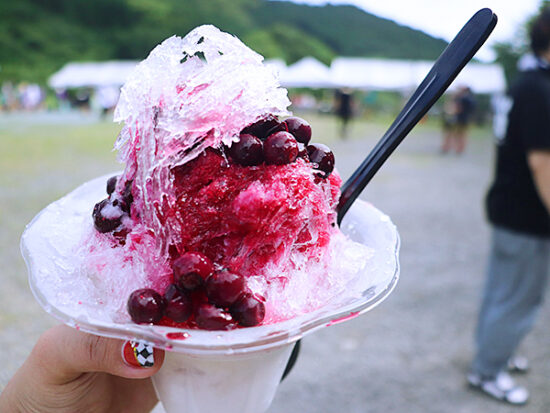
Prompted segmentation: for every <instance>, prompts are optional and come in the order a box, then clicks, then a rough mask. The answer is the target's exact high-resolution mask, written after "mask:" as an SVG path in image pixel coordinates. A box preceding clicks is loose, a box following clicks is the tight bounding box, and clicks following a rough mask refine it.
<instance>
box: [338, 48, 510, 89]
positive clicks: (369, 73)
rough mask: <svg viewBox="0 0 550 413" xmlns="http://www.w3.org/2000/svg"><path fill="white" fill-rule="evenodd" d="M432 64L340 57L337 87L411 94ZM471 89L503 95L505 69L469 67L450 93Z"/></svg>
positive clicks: (487, 65) (480, 65)
mask: <svg viewBox="0 0 550 413" xmlns="http://www.w3.org/2000/svg"><path fill="white" fill-rule="evenodd" d="M432 65H433V62H427V61H409V60H388V59H370V58H345V57H339V58H336V59H334V60H333V61H332V65H331V67H330V73H331V76H332V80H333V82H334V85H337V86H339V87H351V88H355V89H368V90H393V91H401V92H408V91H412V90H413V89H415V88H416V87H417V86H418V85H419V84H420V83H421V82H422V80H423V79H424V77H425V76H426V75H427V74H428V72H429V70H430V69H431V67H432ZM459 86H469V87H470V88H471V89H472V91H473V92H474V93H486V94H494V93H502V92H503V91H504V90H505V89H506V80H505V77H504V70H503V69H502V67H501V66H500V65H498V64H486V63H472V62H470V63H469V64H467V65H466V67H465V68H464V69H463V70H462V72H461V73H460V74H459V75H458V77H457V78H456V80H455V81H454V82H453V83H452V84H451V86H450V87H449V90H451V91H452V90H454V89H456V88H458V87H459Z"/></svg>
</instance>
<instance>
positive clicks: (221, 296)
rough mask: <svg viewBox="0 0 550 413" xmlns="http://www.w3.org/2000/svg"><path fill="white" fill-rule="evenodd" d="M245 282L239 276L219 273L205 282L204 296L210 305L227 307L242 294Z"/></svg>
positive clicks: (230, 273) (224, 272)
mask: <svg viewBox="0 0 550 413" xmlns="http://www.w3.org/2000/svg"><path fill="white" fill-rule="evenodd" d="M244 289H245V280H244V277H243V276H241V275H239V274H234V273H232V272H229V271H219V272H215V273H214V274H212V275H211V276H210V277H209V278H208V279H207V280H206V295H207V296H208V299H209V300H210V302H211V303H213V304H215V305H217V306H219V307H229V306H231V305H232V304H233V303H235V301H237V299H238V298H239V297H240V296H241V295H242V294H243V293H244Z"/></svg>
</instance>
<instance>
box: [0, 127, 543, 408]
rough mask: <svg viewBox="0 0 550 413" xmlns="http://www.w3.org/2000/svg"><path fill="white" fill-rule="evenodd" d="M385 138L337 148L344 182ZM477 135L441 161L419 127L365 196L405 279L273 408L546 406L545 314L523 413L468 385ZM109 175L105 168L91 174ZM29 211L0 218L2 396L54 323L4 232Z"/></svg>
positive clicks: (535, 338)
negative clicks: (396, 238) (387, 227)
mask: <svg viewBox="0 0 550 413" xmlns="http://www.w3.org/2000/svg"><path fill="white" fill-rule="evenodd" d="M382 132H383V129H378V128H374V129H372V130H369V133H368V136H367V137H364V136H361V137H359V136H358V135H363V132H361V133H359V132H358V131H356V133H355V135H357V136H354V138H353V139H350V140H349V141H337V142H336V141H335V142H331V143H330V145H331V146H332V148H333V150H334V152H335V153H336V157H337V166H338V168H339V170H340V172H341V174H342V176H343V177H344V178H345V177H347V176H349V174H350V173H351V172H352V171H353V170H354V169H355V167H356V166H357V165H359V163H360V162H361V161H362V159H363V157H364V156H365V154H366V153H368V151H369V150H370V148H371V147H372V146H373V145H374V144H375V142H376V140H377V139H378V137H379V136H380V135H381V134H382ZM474 135H475V136H474V137H473V139H472V140H471V142H470V144H469V146H468V148H467V151H466V153H465V154H464V155H462V156H456V155H446V156H443V155H440V154H439V153H438V149H439V138H440V137H439V131H437V130H435V129H430V128H429V127H425V128H422V129H419V131H415V132H413V133H412V134H411V136H409V137H408V138H407V140H406V141H405V142H404V143H403V145H402V146H401V147H400V148H399V149H398V150H397V151H396V153H395V154H394V155H393V156H392V157H391V159H390V160H389V161H388V162H387V163H386V165H384V167H383V168H382V170H381V171H380V172H379V173H378V175H377V176H376V177H375V178H374V180H373V181H372V182H371V184H370V185H369V186H368V188H367V189H366V190H365V191H364V194H363V196H362V197H363V198H364V199H366V200H368V201H370V202H372V203H373V204H375V205H376V206H377V207H378V208H380V209H381V210H382V211H384V212H385V213H387V214H388V215H390V217H391V218H392V220H393V221H394V222H395V224H396V225H397V227H398V230H399V232H400V236H401V259H400V262H401V280H400V282H399V284H398V286H397V288H396V290H395V291H394V292H393V294H392V295H391V296H390V297H389V298H388V299H387V301H385V302H384V303H382V304H381V305H380V306H378V307H377V308H376V309H374V310H373V311H372V312H370V313H368V314H366V315H364V316H362V317H359V318H357V319H354V320H351V321H349V322H346V323H343V324H339V325H336V326H333V327H331V328H326V329H324V330H322V331H318V332H316V333H314V334H312V335H310V336H307V337H306V338H305V339H304V340H303V343H302V344H303V346H302V353H301V355H300V358H299V360H298V362H297V364H296V366H295V369H294V370H293V372H292V374H291V375H290V376H289V377H288V378H287V379H286V380H285V381H284V382H283V383H282V384H281V386H280V388H279V391H278V393H277V395H276V397H275V400H274V402H273V405H272V407H271V408H270V410H269V413H298V412H300V413H325V412H326V413H341V412H344V413H355V412H357V413H365V412H385V413H391V412H396V413H416V412H418V413H432V412H433V413H447V412H449V413H451V412H452V413H471V412H474V413H476V412H499V413H500V412H502V413H507V412H518V411H522V412H529V413H543V412H548V411H550V392H548V391H547V389H548V383H549V379H550V364H549V363H548V362H547V361H546V360H549V359H550V357H549V352H550V332H549V330H548V329H544V328H543V326H544V321H543V320H544V319H547V317H548V315H549V314H548V313H549V311H550V309H549V308H548V307H545V308H544V309H543V311H542V314H541V317H540V318H541V319H542V320H540V322H539V323H538V324H537V327H536V328H535V330H534V331H533V332H532V333H531V334H530V335H529V337H528V338H527V340H526V341H525V343H524V344H523V346H522V352H523V353H525V354H527V355H528V356H529V358H530V360H531V363H532V366H533V367H532V370H531V371H530V372H529V374H528V375H527V376H524V377H518V380H519V382H520V383H522V384H525V385H527V386H528V387H529V389H530V391H531V393H532V400H531V402H530V403H529V404H528V405H527V406H526V407H523V408H512V407H508V406H506V405H503V404H501V403H498V402H495V401H492V400H490V399H487V398H485V397H484V396H482V395H480V394H479V393H477V392H474V391H472V390H469V389H468V387H467V386H466V383H465V374H466V371H467V368H468V363H469V361H470V358H471V356H472V350H473V349H472V333H473V329H474V323H475V317H476V312H477V307H478V304H479V295H480V289H481V286H482V283H483V279H484V266H485V260H486V254H487V248H488V236H489V229H488V227H487V224H486V222H485V220H484V216H483V210H482V199H483V196H484V192H485V189H486V187H487V184H488V182H489V180H490V175H491V169H492V166H491V165H492V144H491V138H490V136H488V134H487V133H483V131H479V130H477V131H475V134H474ZM103 168H105V165H98V166H97V169H98V173H97V174H96V175H99V173H104V171H105V169H103ZM100 171H103V172H100ZM88 172H90V171H88ZM93 173H94V174H95V171H94V172H93ZM90 176H94V175H93V174H92V175H90ZM73 178H74V179H76V180H77V182H79V181H80V176H77V177H73ZM60 179H63V178H62V177H60ZM37 190H40V188H37ZM5 199H7V200H8V201H7V202H10V203H11V204H7V205H2V204H0V217H1V211H2V209H3V208H4V207H6V208H8V209H9V210H12V211H15V210H17V202H18V201H17V200H15V199H13V198H10V197H7V198H4V200H5ZM53 199H55V198H53ZM2 200H3V199H2V198H1V197H0V201H2ZM36 212H37V211H34V213H36ZM27 215H28V213H26V214H22V215H21V216H18V217H17V220H15V221H13V222H12V221H11V220H8V219H4V220H3V221H2V226H3V228H8V229H9V232H8V231H6V232H5V233H4V234H3V235H2V234H0V241H1V242H2V244H1V245H2V247H3V249H4V253H3V254H2V257H9V259H8V262H7V263H5V264H4V266H3V267H4V271H3V273H2V275H0V279H2V288H0V346H2V348H3V351H2V352H0V366H2V367H1V368H0V390H1V389H2V388H3V387H4V386H5V384H6V383H7V381H8V380H9V378H10V377H11V376H12V375H13V373H14V372H15V370H16V369H17V368H18V366H19V365H20V364H21V363H22V361H23V360H24V359H25V357H26V356H27V354H28V353H29V351H30V349H31V348H32V345H33V343H34V341H35V340H36V338H37V337H38V336H39V335H40V333H41V332H43V331H44V330H45V329H46V328H47V327H48V326H50V325H53V324H54V321H52V319H51V318H50V317H49V316H47V315H46V314H45V313H44V312H43V310H42V309H41V308H39V306H38V305H37V304H36V303H35V301H34V299H33V298H32V295H31V293H30V292H29V290H28V287H27V284H26V274H25V269H24V264H23V262H22V260H21V258H19V256H18V248H17V243H18V240H17V239H7V238H6V235H5V234H8V233H10V234H11V233H13V231H14V230H18V229H21V230H22V227H23V225H24V223H25V222H28V220H29V219H30V218H31V217H32V215H30V216H27ZM4 218H6V217H4ZM3 232H4V231H3Z"/></svg>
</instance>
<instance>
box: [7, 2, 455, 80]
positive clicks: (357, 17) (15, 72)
mask: <svg viewBox="0 0 550 413" xmlns="http://www.w3.org/2000/svg"><path fill="white" fill-rule="evenodd" d="M201 24H214V25H215V26H217V27H219V28H220V29H222V30H224V31H227V32H229V33H232V34H234V35H236V36H238V37H239V38H241V39H242V40H243V41H244V42H245V43H246V44H247V45H249V46H250V47H252V48H253V49H254V50H256V51H257V52H259V53H261V54H263V55H264V56H265V57H266V58H280V59H283V60H284V61H285V62H286V63H287V64H291V63H294V62H295V61H297V60H299V59H300V58H302V57H304V56H314V57H316V58H317V59H319V60H321V61H322V62H324V63H326V64H329V63H330V62H331V60H332V59H333V58H334V57H336V56H362V57H385V58H400V59H427V60H433V59H435V58H437V56H439V54H440V53H441V51H442V50H443V49H444V48H445V46H446V44H447V43H446V42H445V41H444V40H442V39H436V38H433V37H431V36H429V35H427V34H425V33H423V32H421V31H418V30H413V29H411V28H408V27H405V26H401V25H399V24H397V23H395V22H394V21H392V20H388V19H383V18H379V17H377V16H375V15H372V14H369V13H367V12H365V11H363V10H361V9H358V8H356V7H354V6H333V5H325V6H307V5H301V4H294V3H291V2H285V1H266V0H231V1H228V0H183V1H182V0H164V1H159V0H94V1H89V0H47V1H44V0H17V1H2V2H0V83H2V82H3V81H7V80H10V81H14V82H18V81H32V82H37V83H41V84H44V83H45V82H46V81H47V79H48V77H49V76H50V75H51V74H52V73H54V72H55V71H57V70H58V69H60V68H61V67H62V66H63V65H64V64H65V63H67V62H70V61H97V60H118V59H138V60H139V59H143V58H145V57H146V56H147V53H148V52H149V51H150V50H151V49H152V48H153V47H154V46H155V45H156V44H158V43H160V42H161V41H162V40H164V39H165V38H167V37H169V36H172V35H174V34H177V35H181V36H183V35H185V34H186V33H187V32H189V31H190V30H191V29H193V28H194V27H196V26H198V25H201Z"/></svg>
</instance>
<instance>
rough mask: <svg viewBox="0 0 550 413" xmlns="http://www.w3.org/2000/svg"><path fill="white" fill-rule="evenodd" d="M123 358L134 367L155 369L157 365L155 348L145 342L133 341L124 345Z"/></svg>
mask: <svg viewBox="0 0 550 413" xmlns="http://www.w3.org/2000/svg"><path fill="white" fill-rule="evenodd" d="M122 357H123V358H124V361H125V362H126V363H127V364H129V365H130V366H134V367H153V365H154V364H155V357H154V351H153V346H152V345H151V344H149V343H147V342H145V341H133V340H131V341H127V342H126V343H124V347H122Z"/></svg>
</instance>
